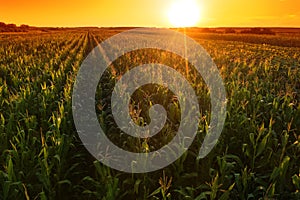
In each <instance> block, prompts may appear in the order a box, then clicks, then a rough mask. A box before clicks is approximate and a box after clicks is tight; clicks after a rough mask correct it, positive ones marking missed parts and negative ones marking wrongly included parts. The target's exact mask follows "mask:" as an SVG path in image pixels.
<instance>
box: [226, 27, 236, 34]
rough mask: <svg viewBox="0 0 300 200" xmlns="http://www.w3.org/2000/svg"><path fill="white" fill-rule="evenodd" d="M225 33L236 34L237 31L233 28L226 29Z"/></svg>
mask: <svg viewBox="0 0 300 200" xmlns="http://www.w3.org/2000/svg"><path fill="white" fill-rule="evenodd" d="M224 32H225V33H236V31H235V30H234V29H233V28H226V29H225V31H224Z"/></svg>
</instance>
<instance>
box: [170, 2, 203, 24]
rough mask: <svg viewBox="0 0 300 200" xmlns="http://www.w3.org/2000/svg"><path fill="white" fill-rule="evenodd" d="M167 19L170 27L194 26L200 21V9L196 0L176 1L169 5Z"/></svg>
mask: <svg viewBox="0 0 300 200" xmlns="http://www.w3.org/2000/svg"><path fill="white" fill-rule="evenodd" d="M168 17H169V20H170V23H171V25H172V26H175V27H191V26H195V25H196V24H197V23H198V22H199V19H200V7H199V5H198V4H197V2H196V0H177V1H176V2H174V3H173V4H172V5H171V7H170V9H169V11H168Z"/></svg>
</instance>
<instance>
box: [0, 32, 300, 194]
mask: <svg viewBox="0 0 300 200" xmlns="http://www.w3.org/2000/svg"><path fill="white" fill-rule="evenodd" d="M127 29H128V28H102V29H98V28H74V29H61V30H59V29H58V30H56V29H55V30H54V29H48V30H47V29H46V28H45V29H44V30H43V31H41V30H31V31H28V32H22V33H16V32H6V33H0V57H1V59H0V105H1V106H0V199H5V200H6V199H106V200H113V199H185V200H187V199H191V200H192V199H198V200H200V199H245V200H248V199H249V200H250V199H300V31H299V29H280V28H272V29H271V32H270V33H267V34H264V33H260V32H259V33H255V32H253V33H241V31H243V30H248V29H237V28H232V29H227V33H226V29H224V28H223V29H222V28H220V29H198V28H194V29H186V30H183V29H180V30H179V31H182V32H185V33H186V34H187V35H188V36H190V37H192V38H193V39H195V40H196V41H197V42H198V43H199V44H201V45H202V46H203V47H204V48H205V49H206V51H207V52H208V53H209V54H210V55H211V57H212V58H213V60H214V62H215V63H216V65H217V66H218V68H219V70H220V73H221V76H222V78H223V80H224V83H225V87H226V92H227V98H228V103H227V118H226V122H225V126H224V129H223V132H222V135H221V138H220V139H219V142H218V144H217V145H216V147H215V148H214V150H213V151H212V152H211V153H210V154H209V155H208V156H207V157H205V158H204V159H200V160H197V159H196V156H197V153H198V151H199V144H201V143H202V139H203V136H205V134H206V131H207V128H208V127H207V126H208V124H209V117H210V113H209V108H210V103H209V102H210V98H209V92H208V91H207V89H206V86H205V84H204V83H203V82H201V79H198V78H197V74H196V73H195V70H193V66H189V67H190V69H191V71H190V74H189V75H186V74H185V72H186V66H185V62H184V60H182V59H180V58H178V57H176V56H174V55H171V54H168V53H163V52H161V51H157V50H149V49H148V50H145V51H140V52H138V51H137V52H132V53H131V54H127V55H125V56H124V57H122V58H120V59H119V60H118V61H117V62H114V63H113V64H112V66H111V68H110V70H107V73H105V76H104V77H102V78H101V80H100V82H99V87H98V88H99V89H98V91H97V94H96V99H97V104H96V105H95V108H96V110H97V114H98V117H99V122H100V124H101V126H102V127H103V128H104V129H105V130H106V132H107V135H108V137H109V138H110V139H112V140H113V141H114V142H115V143H116V144H118V145H119V146H121V147H122V148H124V149H128V150H130V151H134V152H147V151H152V150H155V149H157V148H159V147H160V146H161V145H162V144H165V143H167V142H168V141H169V140H170V138H172V137H173V136H174V132H176V128H177V127H178V123H180V120H179V119H180V118H179V117H178V116H180V112H179V105H177V101H176V98H174V96H172V93H170V92H169V91H168V90H166V89H164V88H161V87H159V86H147V87H144V88H142V89H141V90H140V91H138V92H137V93H136V94H135V96H134V97H133V103H132V107H133V109H132V110H130V111H131V113H130V114H131V116H132V118H134V119H135V120H136V123H139V124H140V123H142V122H149V119H148V117H147V114H146V112H147V110H146V109H147V108H148V107H147V106H143V105H141V104H142V103H144V104H145V103H146V104H149V105H150V104H152V103H155V102H162V104H163V103H164V100H165V99H167V100H172V102H171V103H170V104H166V106H167V107H168V108H170V109H169V110H167V111H168V118H169V121H170V124H168V127H165V128H164V129H163V130H164V132H163V133H161V134H160V135H159V136H158V137H155V138H154V139H151V140H149V139H141V140H137V139H132V138H128V137H125V136H123V135H121V134H120V133H121V132H120V130H119V129H118V128H117V127H116V125H115V122H114V120H113V119H112V115H111V107H110V92H111V91H112V89H113V86H114V84H115V83H116V81H117V80H118V78H119V77H120V76H121V75H123V74H124V72H125V71H126V70H125V69H128V68H129V69H130V68H132V66H136V65H139V64H141V63H143V62H149V60H147V59H149V57H151V59H152V61H153V60H154V61H157V62H160V63H168V64H169V65H170V66H171V67H172V66H173V67H174V68H175V69H176V70H177V71H179V72H180V73H182V74H183V75H184V74H185V76H186V78H187V80H188V81H189V82H191V84H193V83H196V84H194V85H193V88H194V89H195V91H197V94H198V95H199V96H200V97H201V98H200V100H201V102H199V105H200V108H201V112H202V115H203V116H202V119H201V123H200V124H199V130H198V134H197V138H196V140H195V141H194V143H193V145H192V146H191V147H190V150H189V151H188V152H186V153H185V154H184V155H183V156H182V157H181V158H180V159H178V160H177V161H176V162H175V163H173V164H172V165H170V166H168V167H166V168H165V169H163V170H159V171H156V172H151V173H147V174H126V173H123V172H119V171H116V170H112V169H110V168H108V167H106V166H104V165H102V164H101V163H100V162H98V161H97V160H95V159H94V158H93V157H92V156H91V155H90V154H89V153H88V152H87V150H86V149H85V148H84V146H83V145H82V143H81V141H80V139H79V137H78V134H77V132H76V130H75V126H74V122H73V118H72V102H71V97H72V89H73V85H74V81H75V78H76V74H77V72H78V69H79V67H80V65H81V63H82V61H83V60H84V58H85V57H86V56H87V55H88V53H89V52H90V51H91V50H92V49H93V48H94V47H95V46H96V45H97V44H99V43H100V42H101V41H103V40H105V39H107V38H108V37H110V36H112V35H114V34H117V33H120V32H121V31H124V30H127ZM207 30H209V31H207ZM232 30H233V31H232ZM255 30H256V29H255ZM256 31H257V30H256ZM262 31H263V30H262ZM137 57H139V58H142V59H135V58H137ZM172 58H174V59H177V61H176V63H175V61H172ZM195 80H197V82H195ZM174 99H175V100H174ZM171 108H172V109H171Z"/></svg>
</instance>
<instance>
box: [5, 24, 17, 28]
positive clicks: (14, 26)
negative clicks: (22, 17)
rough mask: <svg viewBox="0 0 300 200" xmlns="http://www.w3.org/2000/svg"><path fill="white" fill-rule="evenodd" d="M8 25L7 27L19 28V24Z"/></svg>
mask: <svg viewBox="0 0 300 200" xmlns="http://www.w3.org/2000/svg"><path fill="white" fill-rule="evenodd" d="M6 27H7V28H17V25H15V24H7V25H6Z"/></svg>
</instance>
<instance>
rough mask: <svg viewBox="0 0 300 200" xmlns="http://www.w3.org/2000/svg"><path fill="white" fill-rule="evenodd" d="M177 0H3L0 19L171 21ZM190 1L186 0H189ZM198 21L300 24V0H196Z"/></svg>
mask: <svg viewBox="0 0 300 200" xmlns="http://www.w3.org/2000/svg"><path fill="white" fill-rule="evenodd" d="M176 1H178V0H68V1H66V0H0V22H5V23H15V24H17V25H20V24H28V25H32V26H51V27H80V26H97V27H112V26H115V27H117V26H143V27H171V26H172V24H171V23H170V19H169V18H168V11H169V10H170V7H171V6H172V4H173V3H174V2H176ZM186 1H187V0H186ZM195 1H197V4H198V7H199V10H200V20H199V21H198V22H197V24H195V26H199V27H228V26H229V27H241V26H243V27H255V26H268V27H272V26H273V27H274V26H275V27H300V0H195Z"/></svg>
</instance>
